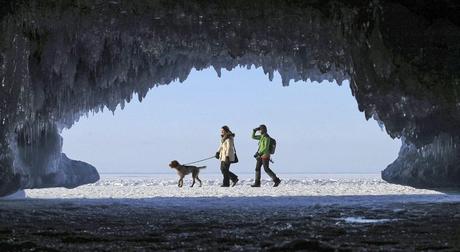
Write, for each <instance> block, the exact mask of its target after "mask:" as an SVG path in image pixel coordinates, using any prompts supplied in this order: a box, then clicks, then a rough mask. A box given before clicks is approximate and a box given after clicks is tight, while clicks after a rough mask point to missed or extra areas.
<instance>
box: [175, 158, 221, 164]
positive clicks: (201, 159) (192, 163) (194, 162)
mask: <svg viewBox="0 0 460 252" xmlns="http://www.w3.org/2000/svg"><path fill="white" fill-rule="evenodd" d="M211 158H215V157H214V156H212V157H208V158H204V159H201V160H198V161H194V162H190V163H186V164H183V165H191V164H196V163H199V162H203V161H206V160H209V159H211Z"/></svg>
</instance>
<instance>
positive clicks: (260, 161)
mask: <svg viewBox="0 0 460 252" xmlns="http://www.w3.org/2000/svg"><path fill="white" fill-rule="evenodd" d="M269 165H270V159H262V158H260V157H259V158H257V163H256V180H255V184H259V185H260V175H261V174H260V169H261V168H262V166H264V171H265V172H266V173H267V174H268V176H270V178H271V179H272V180H273V181H277V180H278V177H277V176H276V174H275V173H274V172H273V171H272V170H271V169H270V166H269Z"/></svg>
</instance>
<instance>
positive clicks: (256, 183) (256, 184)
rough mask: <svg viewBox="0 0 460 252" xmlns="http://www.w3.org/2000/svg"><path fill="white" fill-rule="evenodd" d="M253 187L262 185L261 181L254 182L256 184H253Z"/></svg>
mask: <svg viewBox="0 0 460 252" xmlns="http://www.w3.org/2000/svg"><path fill="white" fill-rule="evenodd" d="M251 187H260V181H259V182H257V181H256V182H254V184H252V185H251Z"/></svg>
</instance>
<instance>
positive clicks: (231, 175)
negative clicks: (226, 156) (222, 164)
mask: <svg viewBox="0 0 460 252" xmlns="http://www.w3.org/2000/svg"><path fill="white" fill-rule="evenodd" d="M230 165H231V163H229V164H228V177H229V178H230V180H231V181H232V182H235V181H238V176H236V175H235V173H233V172H231V171H230Z"/></svg>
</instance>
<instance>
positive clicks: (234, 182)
mask: <svg viewBox="0 0 460 252" xmlns="http://www.w3.org/2000/svg"><path fill="white" fill-rule="evenodd" d="M238 181H239V179H238V178H236V179H234V180H232V187H234V186H235V185H236V183H238Z"/></svg>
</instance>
